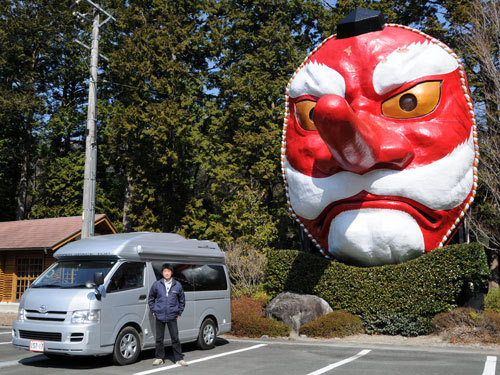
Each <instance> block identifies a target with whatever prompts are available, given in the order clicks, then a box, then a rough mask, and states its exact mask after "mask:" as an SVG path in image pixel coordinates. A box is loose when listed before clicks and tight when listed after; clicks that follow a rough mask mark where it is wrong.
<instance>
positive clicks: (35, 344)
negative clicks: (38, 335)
mask: <svg viewBox="0 0 500 375" xmlns="http://www.w3.org/2000/svg"><path fill="white" fill-rule="evenodd" d="M44 347H45V342H44V341H40V340H30V351H32V352H43V350H44Z"/></svg>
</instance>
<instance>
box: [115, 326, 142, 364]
mask: <svg viewBox="0 0 500 375" xmlns="http://www.w3.org/2000/svg"><path fill="white" fill-rule="evenodd" d="M139 354H141V343H140V341H139V334H138V333H137V331H136V330H135V329H134V328H132V327H125V328H123V329H122V330H121V331H120V333H119V334H118V337H117V338H116V341H115V348H114V350H113V363H114V364H115V365H119V366H124V365H129V364H131V363H134V362H135V361H137V358H139Z"/></svg>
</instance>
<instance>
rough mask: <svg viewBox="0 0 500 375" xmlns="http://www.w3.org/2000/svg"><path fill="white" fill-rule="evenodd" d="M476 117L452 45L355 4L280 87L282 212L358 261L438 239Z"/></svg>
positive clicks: (324, 248)
mask: <svg viewBox="0 0 500 375" xmlns="http://www.w3.org/2000/svg"><path fill="white" fill-rule="evenodd" d="M475 124H476V122H475V117H474V111H473V107H472V102H471V99H470V95H469V90H468V86H467V79H466V76H465V73H464V68H463V66H462V64H461V62H460V60H459V58H458V57H457V55H455V54H454V53H453V51H452V50H451V49H450V48H449V47H447V46H446V45H445V44H443V43H441V42H440V41H438V40H436V39H435V38H432V37H430V36H428V35H426V34H424V33H423V32H420V31H418V30H415V29H413V28H411V27H407V26H401V25H395V24H386V25H384V24H383V16H382V15H381V14H380V13H379V12H374V11H368V10H366V9H357V10H356V11H354V12H353V13H351V14H350V15H349V16H348V17H346V19H345V20H344V21H342V22H341V23H340V24H339V25H338V34H337V35H336V36H332V37H330V38H328V39H326V40H325V41H323V42H322V43H321V44H320V45H319V46H318V47H317V48H315V49H314V50H313V51H312V52H311V53H310V54H309V56H308V57H307V58H306V59H305V61H304V62H303V63H302V64H301V65H300V67H299V68H298V69H297V71H296V72H295V73H294V75H293V76H292V78H291V79H290V82H289V83H288V86H287V90H286V116H285V124H284V128H283V148H282V167H283V177H284V179H285V185H286V192H287V199H288V204H289V207H290V210H291V214H292V217H294V218H295V219H296V220H297V221H298V222H299V223H300V226H301V227H302V229H303V230H304V232H305V233H306V234H307V235H308V236H309V238H310V239H311V241H312V242H313V243H314V244H315V245H316V247H317V248H318V249H319V251H320V252H321V253H322V254H323V255H325V256H327V257H331V258H334V259H337V260H339V261H343V262H345V263H349V264H355V265H360V266H375V265H382V264H389V263H400V262H404V261H406V260H409V259H412V258H415V257H418V256H419V255H421V254H423V253H425V252H428V251H430V250H432V249H435V248H437V247H440V246H443V245H445V244H446V242H447V241H448V240H449V238H450V236H451V235H452V233H453V232H454V231H455V229H456V228H457V226H458V225H459V224H460V221H461V219H462V218H463V216H464V214H465V212H466V210H467V209H468V208H469V204H470V203H471V202H472V201H473V199H474V196H475V191H476V187H477V168H476V167H477V162H478V151H477V150H478V145H477V132H476V126H475Z"/></svg>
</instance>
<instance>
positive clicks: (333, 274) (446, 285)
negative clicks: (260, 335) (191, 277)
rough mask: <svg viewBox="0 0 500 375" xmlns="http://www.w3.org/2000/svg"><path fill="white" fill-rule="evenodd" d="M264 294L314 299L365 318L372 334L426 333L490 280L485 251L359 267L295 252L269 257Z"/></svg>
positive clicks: (469, 247) (447, 251) (445, 251)
mask: <svg viewBox="0 0 500 375" xmlns="http://www.w3.org/2000/svg"><path fill="white" fill-rule="evenodd" d="M267 258H268V263H267V268H266V289H267V292H268V293H269V294H270V295H272V296H273V297H275V296H276V295H278V294H279V293H280V292H282V291H291V292H297V293H306V294H314V295H317V296H318V297H321V298H323V299H325V300H326V301H327V302H328V303H329V304H330V306H331V307H332V308H333V309H334V310H345V311H348V312H350V313H352V314H355V315H358V316H360V317H361V319H363V321H364V323H365V328H366V329H367V331H370V332H379V333H390V334H406V335H415V334H421V333H428V332H429V330H430V328H431V325H430V320H431V319H432V318H433V317H434V315H436V314H438V313H440V312H444V311H448V310H451V309H452V308H454V307H456V306H457V305H459V304H460V303H463V302H464V300H465V298H466V297H467V294H468V293H469V292H470V291H471V288H472V290H478V289H480V288H483V287H484V285H485V283H486V282H487V280H488V278H489V272H488V265H487V262H486V255H485V252H484V249H483V247H482V246H481V245H478V244H463V245H452V246H447V247H445V248H441V249H436V250H433V251H431V252H430V253H428V254H427V255H426V256H422V257H420V258H417V259H414V260H412V261H409V262H406V263H403V264H399V265H386V266H381V267H369V268H358V267H353V266H348V265H345V264H342V263H336V262H331V261H328V260H326V259H322V258H319V257H317V256H314V255H311V254H307V253H301V252H298V251H294V250H275V251H269V252H268V254H267Z"/></svg>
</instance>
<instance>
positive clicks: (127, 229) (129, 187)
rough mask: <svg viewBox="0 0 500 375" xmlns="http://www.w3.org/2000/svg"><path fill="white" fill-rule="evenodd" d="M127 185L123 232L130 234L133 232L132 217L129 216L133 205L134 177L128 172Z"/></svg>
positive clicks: (124, 201)
mask: <svg viewBox="0 0 500 375" xmlns="http://www.w3.org/2000/svg"><path fill="white" fill-rule="evenodd" d="M126 178H127V183H126V185H125V197H124V200H123V219H122V224H123V232H124V233H128V232H131V231H132V220H130V216H129V215H128V213H129V211H130V207H131V205H132V176H130V173H129V172H128V171H127V172H126Z"/></svg>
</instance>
